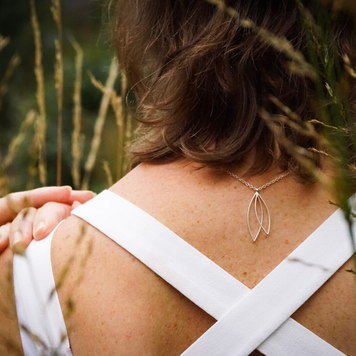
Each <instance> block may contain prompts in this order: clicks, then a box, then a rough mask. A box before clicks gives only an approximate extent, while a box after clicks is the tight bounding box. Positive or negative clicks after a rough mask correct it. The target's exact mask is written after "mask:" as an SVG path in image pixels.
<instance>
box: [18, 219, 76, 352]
mask: <svg viewBox="0 0 356 356" xmlns="http://www.w3.org/2000/svg"><path fill="white" fill-rule="evenodd" d="M58 226H59V225H58ZM58 226H57V227H58ZM56 229H57V228H56ZM56 229H55V230H56ZM55 230H54V231H53V232H52V233H51V234H50V235H49V236H48V237H46V238H45V239H43V240H41V241H32V242H31V244H30V245H29V247H28V248H27V249H26V252H25V254H24V255H23V256H21V255H15V256H14V264H13V271H14V288H15V296H16V308H17V317H18V321H19V326H20V336H21V342H22V346H23V350H24V355H25V356H38V355H60V356H72V352H71V350H70V347H69V340H68V336H67V330H66V326H65V323H64V319H63V315H62V311H61V306H60V304H59V299H58V295H57V293H56V289H55V282H54V277H53V273H52V263H51V242H52V237H53V234H54V232H55Z"/></svg>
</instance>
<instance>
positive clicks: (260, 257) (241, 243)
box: [52, 161, 356, 355]
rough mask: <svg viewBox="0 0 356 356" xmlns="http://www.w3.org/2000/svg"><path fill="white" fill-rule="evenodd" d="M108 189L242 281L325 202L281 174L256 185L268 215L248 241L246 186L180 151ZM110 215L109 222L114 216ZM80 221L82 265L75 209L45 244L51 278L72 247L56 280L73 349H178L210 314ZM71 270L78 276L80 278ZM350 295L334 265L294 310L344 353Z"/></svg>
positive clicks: (307, 226) (257, 275) (278, 254)
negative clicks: (178, 157)
mask: <svg viewBox="0 0 356 356" xmlns="http://www.w3.org/2000/svg"><path fill="white" fill-rule="evenodd" d="M277 175H278V171H277V172H276V171H274V172H269V173H267V174H264V175H262V176H260V177H258V178H257V177H253V178H250V180H249V183H251V184H253V185H255V186H260V185H262V184H264V183H266V182H268V181H270V180H272V179H273V178H274V177H275V176H277ZM111 190H112V191H113V192H115V193H117V194H119V195H120V196H122V197H123V198H125V199H127V200H128V201H131V202H132V203H134V204H135V205H137V206H138V207H140V208H141V209H143V210H144V211H146V212H147V213H149V214H150V215H152V216H153V217H154V218H156V219H157V220H158V221H160V222H161V223H163V224H164V225H165V226H167V227H168V228H170V229H171V230H172V231H173V232H175V233H176V234H177V235H179V236H180V237H182V238H183V239H184V240H186V241H187V242H188V243H189V244H191V245H192V246H194V247H196V248H197V249H198V250H199V251H201V252H202V253H203V254H205V255H206V256H207V257H209V258H210V259H212V260H213V261H214V262H216V263H217V264H218V265H219V266H221V267H222V268H223V269H225V270H226V271H227V272H229V273H230V274H231V275H233V276H234V277H235V278H237V279H238V280H239V281H241V282H242V283H243V284H245V285H246V286H247V287H249V288H253V287H254V286H255V285H256V284H257V283H258V282H259V281H260V280H262V279H263V278H264V277H265V276H266V275H267V274H268V273H269V272H270V271H271V270H272V269H274V268H275V267H276V266H277V265H278V264H279V263H280V262H281V261H282V260H283V259H285V258H286V257H287V256H288V255H289V253H290V252H292V251H293V250H294V249H295V248H296V247H297V246H298V245H299V244H300V243H301V242H303V241H304V240H305V239H306V238H307V237H308V236H309V235H310V233H312V232H313V231H314V230H315V229H316V228H317V227H318V226H319V225H320V224H321V223H322V222H323V221H324V220H326V219H327V218H328V217H329V216H330V215H331V214H332V213H333V211H334V210H335V207H333V206H332V205H330V204H328V198H329V197H328V196H327V194H326V193H325V192H323V191H322V189H321V188H320V187H318V186H317V185H302V184H299V183H297V182H296V181H295V180H294V178H293V177H291V176H290V177H286V178H284V179H283V180H281V181H280V182H278V183H276V184H274V185H272V186H270V187H269V188H268V189H266V190H265V191H264V192H263V193H262V195H263V198H264V199H265V201H266V202H267V204H268V207H269V209H270V212H271V216H272V226H271V234H270V236H268V237H266V236H264V235H261V236H260V237H259V238H258V239H257V241H256V242H252V240H251V237H250V236H249V233H248V229H247V223H246V211H247V207H248V203H249V201H250V200H251V190H250V189H248V188H247V187H245V186H244V185H243V184H242V183H240V182H238V181H236V180H234V179H233V178H231V177H230V176H228V175H227V174H225V173H222V172H218V173H216V171H215V173H214V171H212V170H209V169H200V170H196V169H194V165H193V164H190V165H189V164H187V162H184V161H181V162H177V163H173V164H166V165H160V166H157V165H148V164H145V165H140V166H138V167H137V168H136V169H134V170H133V171H132V172H131V173H130V174H128V175H127V176H126V177H125V178H124V179H122V180H121V181H119V182H118V183H117V184H116V185H114V186H113V187H112V188H111ZM116 224H117V226H118V228H119V226H120V217H118V220H117V222H116ZM137 224H139V221H137ZM84 226H85V233H86V234H87V236H89V237H92V238H93V240H92V243H93V248H92V249H91V252H90V253H89V257H88V260H87V265H86V267H85V271H83V266H82V265H81V264H80V261H83V259H84V260H85V259H86V256H87V254H88V252H87V246H86V244H87V243H88V241H91V239H86V241H87V242H86V243H83V244H78V242H77V239H76V238H73V237H74V236H73V235H77V236H79V235H81V234H82V233H83V227H82V225H81V222H80V220H78V218H75V217H72V218H70V219H69V220H68V221H67V222H66V223H65V224H63V225H62V226H61V227H60V228H59V230H58V233H56V235H55V237H54V241H53V249H52V259H53V266H54V272H55V276H56V278H57V280H58V278H59V277H60V276H61V271H62V270H63V268H64V267H65V265H66V261H67V258H70V256H72V254H73V251H74V250H76V251H79V252H80V255H81V256H82V258H80V257H79V258H76V262H74V264H73V265H71V268H70V273H69V275H68V276H67V277H66V278H65V280H64V283H63V285H61V287H60V288H59V290H58V293H59V297H60V300H61V303H62V307H63V306H64V305H65V301H66V300H69V298H71V297H73V298H71V299H70V300H73V302H74V309H73V314H72V315H71V316H70V318H69V321H68V324H67V326H69V328H68V331H69V337H70V342H71V346H72V349H73V353H74V355H80V354H88V353H89V354H96V355H100V354H101V355H107V354H118V355H145V354H147V355H179V354H181V353H182V352H183V351H184V350H185V349H186V348H187V347H188V346H189V345H190V344H192V343H193V342H194V341H195V340H196V339H197V338H198V337H199V336H200V335H201V334H202V333H204V332H205V331H206V330H207V329H208V328H209V327H210V326H211V325H213V323H214V322H215V320H214V319H213V318H212V317H210V316H208V315H207V314H206V313H205V312H204V311H202V310H201V309H199V308H198V307H197V306H195V305H194V304H193V303H192V302H190V301H189V300H188V299H186V298H185V297H184V296H182V295H181V294H180V293H179V292H177V291H176V290H175V289H174V288H173V287H171V286H170V285H168V284H167V283H166V282H164V281H163V280H162V279H161V278H160V277H158V276H157V275H155V274H154V273H153V272H152V271H151V270H149V269H148V268H147V267H146V266H145V265H143V264H142V263H141V262H139V261H138V260H136V259H135V258H134V257H133V256H132V255H130V254H129V253H128V252H126V251H125V250H123V249H122V248H121V247H119V246H118V245H116V244H115V243H113V242H112V241H111V240H109V239H108V238H106V237H105V236H103V235H102V234H101V233H100V232H98V231H97V230H96V229H94V228H92V227H90V226H89V225H87V224H85V225H84ZM74 231H76V233H74ZM349 265H350V263H349ZM349 267H351V266H349ZM315 268H317V267H315ZM78 275H82V276H83V280H82V281H80V282H78V281H77V280H78ZM355 297H356V296H355V293H354V277H353V275H352V274H351V273H347V272H345V270H344V269H341V270H340V271H339V272H337V273H336V275H335V276H334V277H332V278H331V280H330V281H328V282H327V283H326V284H325V286H324V287H322V288H321V289H320V290H319V291H318V292H317V293H316V294H315V295H314V296H313V297H312V298H311V299H310V300H309V301H308V302H307V303H305V304H304V305H303V306H302V307H301V308H300V309H299V310H298V311H297V312H296V313H295V315H294V317H295V319H296V320H297V321H298V322H300V323H301V324H302V325H304V326H306V327H307V328H308V329H310V330H311V331H313V332H315V333H316V334H317V335H319V336H320V337H322V338H323V339H325V340H326V341H327V342H329V343H331V344H332V345H333V346H335V347H336V348H338V349H340V350H341V351H343V352H344V353H346V354H348V355H352V354H353V353H354V350H355V349H356V344H355V340H354V339H353V337H352V335H353V330H354V328H355V326H356V318H355V311H356V299H355ZM64 310H66V307H64ZM76 325H77V326H76ZM354 354H355V353H354Z"/></svg>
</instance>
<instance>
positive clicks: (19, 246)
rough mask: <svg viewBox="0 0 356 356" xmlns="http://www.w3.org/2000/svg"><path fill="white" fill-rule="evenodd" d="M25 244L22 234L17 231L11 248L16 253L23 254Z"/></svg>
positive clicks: (11, 242) (11, 241)
mask: <svg viewBox="0 0 356 356" xmlns="http://www.w3.org/2000/svg"><path fill="white" fill-rule="evenodd" d="M23 242H24V241H23V238H22V233H21V232H20V231H16V232H14V235H13V238H12V239H11V240H10V247H11V249H12V250H13V251H14V252H15V253H18V254H22V253H23V250H24V246H23Z"/></svg>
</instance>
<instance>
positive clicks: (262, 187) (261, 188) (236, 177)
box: [223, 169, 290, 192]
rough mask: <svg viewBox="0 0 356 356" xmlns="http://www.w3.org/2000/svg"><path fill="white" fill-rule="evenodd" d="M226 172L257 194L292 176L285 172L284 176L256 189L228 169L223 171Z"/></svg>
mask: <svg viewBox="0 0 356 356" xmlns="http://www.w3.org/2000/svg"><path fill="white" fill-rule="evenodd" d="M223 171H224V172H226V173H227V174H229V175H230V176H231V177H233V178H235V179H237V180H239V181H240V182H241V183H243V184H245V185H246V186H247V187H249V188H251V189H253V190H254V191H255V192H260V191H261V190H263V189H265V188H267V187H269V186H270V185H272V184H274V183H276V182H278V181H279V180H281V179H282V178H284V177H286V176H287V175H288V174H290V171H287V172H284V173H283V174H281V175H280V176H278V177H276V178H274V179H273V180H271V181H270V182H268V183H266V184H264V185H261V186H260V187H259V188H256V187H254V186H253V185H252V184H250V183H248V182H246V181H245V180H243V179H242V178H241V177H239V176H238V175H236V174H234V173H232V172H230V171H228V170H226V169H223Z"/></svg>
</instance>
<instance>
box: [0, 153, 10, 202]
mask: <svg viewBox="0 0 356 356" xmlns="http://www.w3.org/2000/svg"><path fill="white" fill-rule="evenodd" d="M9 193H10V184H9V177H8V175H7V172H6V168H5V165H4V162H3V159H2V157H1V155H0V198H1V197H3V196H5V195H7V194H9Z"/></svg>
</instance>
